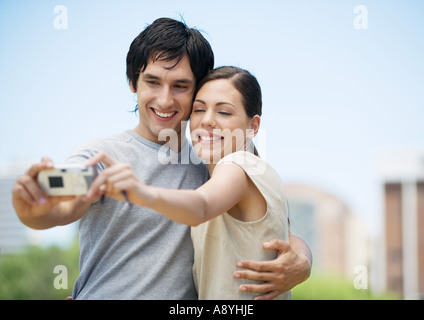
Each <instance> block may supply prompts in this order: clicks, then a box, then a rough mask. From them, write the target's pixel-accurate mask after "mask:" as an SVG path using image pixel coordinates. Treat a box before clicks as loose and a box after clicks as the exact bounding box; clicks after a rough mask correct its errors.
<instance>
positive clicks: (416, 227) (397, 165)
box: [379, 152, 424, 299]
mask: <svg viewBox="0 0 424 320" xmlns="http://www.w3.org/2000/svg"><path fill="white" fill-rule="evenodd" d="M379 164H380V167H379V174H380V179H381V182H382V186H383V188H382V189H383V191H382V192H383V199H384V200H383V206H384V207H383V225H384V228H383V234H382V240H383V241H382V246H383V247H384V250H382V252H383V257H381V258H382V261H383V270H382V271H383V272H382V274H381V277H382V279H381V281H382V283H383V288H384V289H386V290H387V289H388V290H391V291H394V292H397V293H399V294H400V295H402V296H403V298H405V299H424V233H423V232H424V153H421V154H420V153H418V152H397V153H392V154H385V155H384V156H382V158H381V159H380V162H379Z"/></svg>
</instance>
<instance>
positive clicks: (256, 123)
mask: <svg viewBox="0 0 424 320" xmlns="http://www.w3.org/2000/svg"><path fill="white" fill-rule="evenodd" d="M260 125H261V117H260V116H259V115H255V116H254V117H253V118H252V120H250V130H249V133H248V136H247V137H248V138H249V139H253V138H254V137H256V135H257V134H258V131H259V127H260Z"/></svg>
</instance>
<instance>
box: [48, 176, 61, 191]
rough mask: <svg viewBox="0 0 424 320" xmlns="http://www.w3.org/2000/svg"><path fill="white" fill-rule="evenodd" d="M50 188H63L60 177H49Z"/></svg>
mask: <svg viewBox="0 0 424 320" xmlns="http://www.w3.org/2000/svg"><path fill="white" fill-rule="evenodd" d="M49 183H50V188H63V179H62V177H49Z"/></svg>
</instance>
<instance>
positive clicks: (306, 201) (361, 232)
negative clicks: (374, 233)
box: [284, 185, 369, 279]
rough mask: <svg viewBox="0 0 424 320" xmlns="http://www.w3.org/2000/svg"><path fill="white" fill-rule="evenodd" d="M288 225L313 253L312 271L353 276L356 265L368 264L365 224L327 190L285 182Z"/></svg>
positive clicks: (366, 265)
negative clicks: (286, 183)
mask: <svg viewBox="0 0 424 320" xmlns="http://www.w3.org/2000/svg"><path fill="white" fill-rule="evenodd" d="M284 190H285V193H286V196H287V199H288V202H289V215H290V229H291V231H292V232H293V234H295V235H298V236H300V237H302V239H304V240H305V242H306V243H307V244H308V246H309V247H310V249H311V251H312V254H313V269H314V271H313V272H317V273H325V274H330V273H331V274H338V275H343V276H346V277H347V278H350V279H353V278H354V277H355V271H354V270H355V268H356V267H357V266H364V267H366V268H368V259H369V256H368V251H369V249H368V236H367V232H366V228H365V226H364V225H363V224H362V222H361V221H360V220H359V218H358V217H357V216H356V215H355V214H353V213H352V212H351V210H350V209H349V207H348V206H347V205H346V204H345V203H344V202H343V201H342V200H341V199H338V198H337V197H335V196H334V195H331V194H329V193H328V192H326V191H324V190H321V189H318V188H314V187H310V186H305V185H285V186H284Z"/></svg>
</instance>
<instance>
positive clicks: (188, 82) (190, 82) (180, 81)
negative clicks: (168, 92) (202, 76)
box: [175, 79, 194, 84]
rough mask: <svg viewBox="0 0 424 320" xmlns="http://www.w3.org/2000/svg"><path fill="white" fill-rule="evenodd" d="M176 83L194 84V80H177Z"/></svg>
mask: <svg viewBox="0 0 424 320" xmlns="http://www.w3.org/2000/svg"><path fill="white" fill-rule="evenodd" d="M175 82H178V83H185V84H194V82H193V80H190V79H178V80H175Z"/></svg>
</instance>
